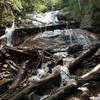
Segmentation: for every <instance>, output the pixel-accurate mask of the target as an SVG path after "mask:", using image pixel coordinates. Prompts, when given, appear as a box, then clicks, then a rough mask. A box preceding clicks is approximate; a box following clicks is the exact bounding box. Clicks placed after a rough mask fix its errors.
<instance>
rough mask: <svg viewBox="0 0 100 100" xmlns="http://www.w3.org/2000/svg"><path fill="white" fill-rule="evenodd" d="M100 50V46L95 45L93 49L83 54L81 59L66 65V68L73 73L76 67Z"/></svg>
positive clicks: (78, 58)
mask: <svg viewBox="0 0 100 100" xmlns="http://www.w3.org/2000/svg"><path fill="white" fill-rule="evenodd" d="M98 48H99V44H96V45H94V46H93V47H92V48H91V49H89V50H87V51H86V52H83V53H82V54H81V55H80V56H79V57H77V58H76V59H75V60H74V61H73V62H72V63H70V64H66V65H65V66H66V67H68V69H69V71H70V72H72V71H73V70H74V69H75V67H76V66H77V65H78V64H80V63H81V62H82V61H83V60H85V59H86V58H88V57H91V56H92V55H93V54H94V53H95V52H96V51H97V50H98Z"/></svg>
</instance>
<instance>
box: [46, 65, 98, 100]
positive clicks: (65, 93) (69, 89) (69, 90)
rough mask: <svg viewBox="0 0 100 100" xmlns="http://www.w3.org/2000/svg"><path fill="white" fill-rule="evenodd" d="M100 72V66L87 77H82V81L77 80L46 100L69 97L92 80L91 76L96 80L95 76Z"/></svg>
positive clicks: (59, 99) (87, 74) (86, 75)
mask: <svg viewBox="0 0 100 100" xmlns="http://www.w3.org/2000/svg"><path fill="white" fill-rule="evenodd" d="M99 70H100V64H98V65H97V66H96V67H95V68H94V69H92V70H91V71H90V72H88V73H86V74H85V75H82V76H81V80H77V81H76V82H75V83H72V84H71V85H69V86H64V87H63V88H62V89H61V90H59V91H57V92H56V93H55V94H54V95H51V96H50V97H48V98H47V99H46V100H62V98H63V97H64V96H69V95H70V94H72V93H73V92H74V91H76V90H77V88H78V87H80V86H82V85H83V84H84V83H86V82H87V80H89V79H90V77H91V76H93V77H92V78H94V77H95V76H94V74H96V73H97V71H99Z"/></svg>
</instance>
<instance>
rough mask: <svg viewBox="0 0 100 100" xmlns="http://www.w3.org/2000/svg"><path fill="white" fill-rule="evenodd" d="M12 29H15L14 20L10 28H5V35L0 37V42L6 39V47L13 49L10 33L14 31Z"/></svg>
mask: <svg viewBox="0 0 100 100" xmlns="http://www.w3.org/2000/svg"><path fill="white" fill-rule="evenodd" d="M14 27H15V20H13V23H12V26H11V27H10V28H9V27H6V29H5V34H4V35H3V36H1V37H0V40H2V39H5V38H6V45H7V46H9V47H13V44H12V33H13V32H14V30H15V28H14ZM1 47H2V46H1Z"/></svg>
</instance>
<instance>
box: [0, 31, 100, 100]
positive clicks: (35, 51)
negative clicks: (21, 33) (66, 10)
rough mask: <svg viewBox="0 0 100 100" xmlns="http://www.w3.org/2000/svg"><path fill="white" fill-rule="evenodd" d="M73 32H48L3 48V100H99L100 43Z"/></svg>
mask: <svg viewBox="0 0 100 100" xmlns="http://www.w3.org/2000/svg"><path fill="white" fill-rule="evenodd" d="M71 31H73V33H70V32H69V31H68V30H67V31H66V30H61V31H57V30H56V31H54V33H55V34H54V33H52V32H51V33H50V32H47V31H46V32H44V33H42V34H38V35H37V36H35V37H29V38H28V39H27V40H26V41H25V42H24V43H22V44H20V45H19V46H15V47H7V46H4V47H2V48H1V49H0V66H1V67H0V100H72V99H73V98H74V100H76V99H77V100H94V99H96V100H99V99H100V88H99V85H100V43H99V42H98V41H97V40H96V38H95V37H94V36H93V35H92V34H90V35H87V34H85V33H84V32H85V31H81V30H71ZM60 32H61V34H60ZM79 32H80V33H79ZM81 33H83V34H81Z"/></svg>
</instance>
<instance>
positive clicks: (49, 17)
mask: <svg viewBox="0 0 100 100" xmlns="http://www.w3.org/2000/svg"><path fill="white" fill-rule="evenodd" d="M58 13H59V11H51V12H46V13H43V14H42V13H41V14H36V15H34V16H32V19H33V21H32V23H33V25H36V26H38V25H40V26H41V25H43V23H44V25H48V24H49V25H50V24H56V23H57V22H58V18H57V16H56V15H57V14H58ZM34 19H36V20H37V21H35V20H34Z"/></svg>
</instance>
